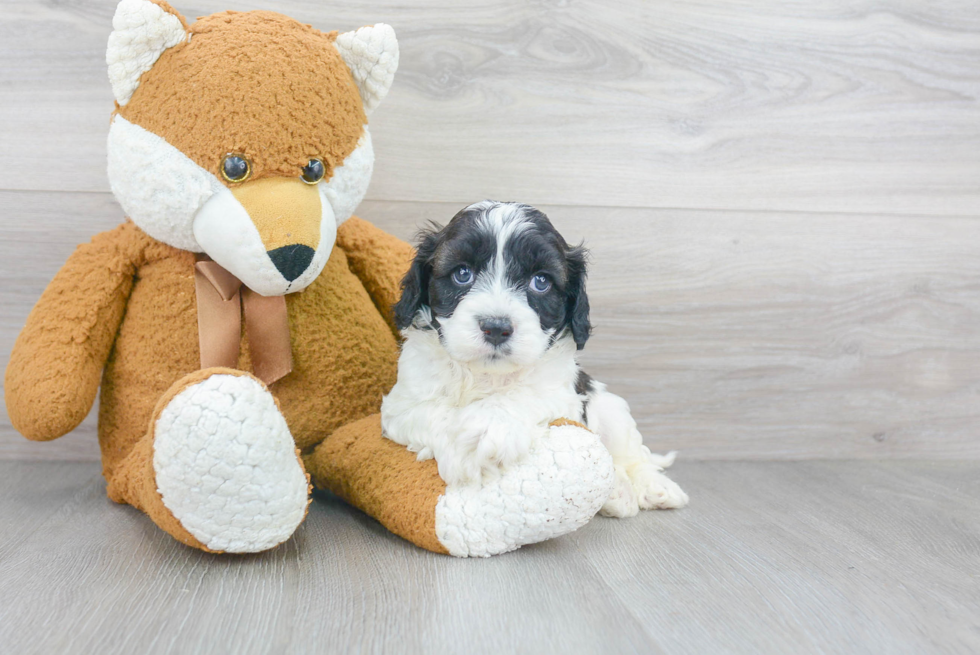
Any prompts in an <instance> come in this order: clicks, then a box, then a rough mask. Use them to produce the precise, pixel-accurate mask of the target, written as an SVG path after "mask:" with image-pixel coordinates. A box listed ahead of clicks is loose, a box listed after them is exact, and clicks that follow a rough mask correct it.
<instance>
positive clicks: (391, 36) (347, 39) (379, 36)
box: [336, 23, 398, 114]
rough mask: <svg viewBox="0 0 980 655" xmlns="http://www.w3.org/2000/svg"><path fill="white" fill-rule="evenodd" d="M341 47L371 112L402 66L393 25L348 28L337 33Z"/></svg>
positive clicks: (367, 108)
mask: <svg viewBox="0 0 980 655" xmlns="http://www.w3.org/2000/svg"><path fill="white" fill-rule="evenodd" d="M336 43H337V50H338V51H339V52H340V56H341V57H343V58H344V61H345V62H347V66H348V67H349V68H350V69H351V73H353V74H354V81H355V82H357V88H358V89H359V90H360V92H361V99H362V100H363V101H364V111H365V112H366V113H368V114H370V113H371V112H372V111H374V108H375V107H377V106H378V105H379V104H380V103H381V101H382V100H384V97H385V96H386V95H388V89H390V88H391V83H392V81H394V79H395V71H396V70H397V69H398V39H396V38H395V30H393V29H392V28H391V26H390V25H385V24H384V23H379V24H377V25H369V26H366V27H361V28H359V29H357V30H354V31H353V32H344V33H343V34H341V35H340V36H338V37H337V42H336Z"/></svg>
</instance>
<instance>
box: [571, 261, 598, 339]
mask: <svg viewBox="0 0 980 655" xmlns="http://www.w3.org/2000/svg"><path fill="white" fill-rule="evenodd" d="M566 259H567V261H568V288H567V290H566V293H567V295H568V309H567V312H568V314H567V316H568V318H567V320H568V325H569V326H570V327H571V330H572V338H573V339H575V345H576V346H577V347H578V349H579V350H582V349H583V348H585V342H586V341H588V340H589V335H590V334H592V323H590V322H589V296H588V294H586V293H585V278H586V275H587V270H586V269H587V267H588V259H589V251H588V250H586V249H585V248H584V247H583V246H576V247H575V248H570V249H569V250H568V254H567V256H566Z"/></svg>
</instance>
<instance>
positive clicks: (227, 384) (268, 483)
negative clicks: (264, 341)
mask: <svg viewBox="0 0 980 655" xmlns="http://www.w3.org/2000/svg"><path fill="white" fill-rule="evenodd" d="M153 469H154V471H155V473H156V482H157V489H158V490H159V492H160V496H161V497H162V498H163V504H164V505H166V507H167V509H169V510H170V512H171V513H173V515H174V517H176V519H177V520H178V521H180V523H181V524H182V525H183V526H184V528H185V529H186V530H187V531H188V532H190V533H191V534H192V535H194V537H195V538H196V539H198V540H199V541H200V542H201V543H203V544H204V545H205V546H207V547H208V548H209V549H211V550H216V551H227V552H233V553H254V552H259V551H263V550H267V549H269V548H272V547H273V546H276V545H278V544H280V543H282V542H284V541H286V540H287V539H289V537H290V536H292V534H293V532H295V530H296V528H297V527H298V526H299V524H300V523H301V522H302V521H303V517H304V516H305V515H306V506H307V504H308V502H309V499H308V496H309V494H308V491H309V487H308V482H307V478H306V474H305V473H304V472H303V469H302V467H301V466H300V463H299V461H298V459H297V456H296V445H295V444H294V442H293V438H292V435H290V433H289V428H288V427H287V426H286V420H285V419H284V418H283V416H282V414H281V413H280V412H279V410H278V408H277V407H276V404H275V401H274V400H273V398H272V396H271V395H270V394H269V392H268V391H266V390H265V389H264V388H263V387H262V385H261V384H259V383H258V382H256V381H255V380H254V379H252V378H250V377H246V376H234V375H213V376H211V377H210V378H208V379H207V380H204V381H203V382H199V383H197V384H194V385H192V386H189V387H188V388H186V389H185V390H183V391H181V392H180V393H179V394H178V395H177V396H176V397H174V399H173V400H172V401H170V403H169V404H168V405H167V406H166V407H165V408H164V410H163V412H161V414H160V418H159V419H157V423H156V431H155V439H154V453H153Z"/></svg>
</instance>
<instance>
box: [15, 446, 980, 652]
mask: <svg viewBox="0 0 980 655" xmlns="http://www.w3.org/2000/svg"><path fill="white" fill-rule="evenodd" d="M14 466H17V467H18V469H17V471H19V472H25V471H29V472H32V473H33V475H29V476H25V477H24V479H23V480H22V481H20V482H18V483H17V486H18V488H19V489H21V494H22V498H23V497H24V496H26V495H32V494H33V495H36V501H16V502H13V501H11V502H0V525H3V526H11V527H13V528H14V529H18V526H19V525H20V524H21V523H22V522H23V521H24V520H25V519H26V520H30V517H29V515H28V514H27V513H26V512H24V511H23V509H24V508H18V506H17V505H18V504H19V503H20V502H26V503H27V504H31V505H33V506H40V505H41V504H42V499H43V498H46V497H47V498H51V496H50V495H49V492H50V491H51V490H52V489H56V488H58V486H59V485H60V484H61V483H60V482H59V481H57V480H56V479H55V475H56V474H59V475H60V474H64V473H65V472H66V469H65V468H64V467H65V465H63V464H62V465H58V464H52V463H24V464H13V463H9V462H0V479H3V478H5V477H7V476H8V475H9V474H10V473H11V472H12V471H13V470H14V469H13V467H14ZM75 466H77V468H78V470H79V471H80V472H83V473H82V474H83V475H89V476H91V475H93V474H97V468H96V467H95V465H93V464H84V463H83V464H77V465H75ZM58 467H61V468H58ZM674 476H675V478H676V479H677V480H678V481H680V483H681V484H682V485H684V486H685V488H686V489H687V490H688V491H689V492H690V493H691V496H692V504H691V506H690V507H689V508H687V509H684V510H680V511H675V512H644V513H642V514H641V515H640V516H639V517H637V518H635V519H629V520H614V519H602V518H597V519H595V520H594V521H592V522H591V523H590V524H589V525H587V526H586V527H585V528H583V529H582V530H580V531H579V532H577V533H574V534H572V535H569V536H567V537H564V538H561V539H557V540H554V541H552V542H548V543H546V544H540V545H538V546H534V547H529V548H526V549H522V550H520V551H518V552H516V553H512V554H508V555H504V556H501V557H497V558H493V559H490V560H472V561H469V560H453V559H450V558H446V557H442V556H436V555H431V554H429V553H425V552H423V551H420V550H418V549H415V548H414V547H412V546H410V545H408V544H407V543H406V542H403V541H401V540H399V539H398V538H396V537H394V536H392V535H390V534H389V533H387V532H386V531H384V530H383V529H382V528H381V527H380V526H378V525H377V524H376V523H375V522H373V521H372V520H370V519H368V518H367V517H365V516H364V515H362V514H360V513H359V512H357V511H355V510H353V509H350V508H348V507H346V506H345V505H343V504H342V503H340V502H339V501H337V500H336V499H334V498H332V497H330V496H318V497H317V498H316V499H315V501H314V503H313V505H312V507H311V512H310V515H309V517H308V518H307V521H306V523H305V524H304V525H303V526H302V527H301V529H300V531H299V532H298V533H297V535H296V536H295V537H294V539H292V540H291V541H290V542H288V543H287V544H285V545H284V546H283V547H280V548H279V549H277V550H274V551H272V552H269V553H265V554H262V555H258V556H247V557H238V556H210V555H205V554H202V553H199V552H197V551H193V550H191V549H187V548H185V547H183V546H180V545H179V544H177V543H176V542H175V541H173V540H172V539H170V538H169V537H167V536H165V535H163V534H162V533H161V532H159V531H158V530H157V529H156V528H155V527H154V526H153V525H152V524H151V523H150V522H149V521H148V520H147V519H146V518H145V517H143V516H142V515H140V514H139V513H138V512H136V511H135V510H132V509H130V508H126V507H121V506H116V505H113V504H112V503H111V502H110V501H108V500H107V499H106V498H105V497H104V485H103V484H102V483H101V482H99V481H96V480H91V481H89V482H86V483H84V484H82V485H80V486H79V488H78V489H77V490H76V491H75V492H74V493H73V494H72V495H71V500H70V501H69V502H68V503H67V504H63V505H60V507H59V510H58V511H57V512H55V513H52V514H51V515H50V516H49V517H47V518H46V519H44V520H43V521H41V523H40V525H36V526H34V527H33V528H32V530H31V532H30V534H29V535H28V536H27V538H26V539H24V540H22V541H20V542H19V543H18V544H17V545H16V547H15V548H13V549H11V550H8V551H7V552H6V553H3V554H0V643H3V644H4V646H5V650H7V651H9V652H23V653H33V652H63V651H65V650H66V649H68V648H69V647H70V650H71V651H72V652H105V653H115V652H120V653H123V652H127V653H129V652H146V653H168V652H175V653H193V652H214V651H215V650H218V651H222V652H242V653H251V652H296V653H305V652H372V653H373V652H379V653H380V652H395V651H397V652H470V653H498V652H520V653H524V652H526V653H550V652H583V653H589V652H596V653H599V652H643V653H649V652H667V653H707V652H712V653H713V652H733V653H758V652H764V653H778V652H793V653H811V652H814V653H815V652H847V653H923V652H930V653H932V652H935V653H939V652H942V653H970V652H976V651H977V649H980V620H978V617H980V577H978V576H980V475H978V470H977V464H976V463H975V462H973V463H964V462H831V461H825V462H793V463H786V462H782V463H780V462H769V463H764V462H699V463H692V462H681V463H679V464H678V465H677V466H676V467H675V471H674ZM66 486H67V485H66ZM55 496H57V497H59V498H60V497H61V496H58V494H55ZM59 502H60V501H57V500H56V501H55V502H54V503H53V504H55V505H59Z"/></svg>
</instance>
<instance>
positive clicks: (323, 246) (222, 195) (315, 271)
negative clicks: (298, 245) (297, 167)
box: [193, 187, 337, 296]
mask: <svg viewBox="0 0 980 655" xmlns="http://www.w3.org/2000/svg"><path fill="white" fill-rule="evenodd" d="M319 191H320V208H321V212H322V214H321V218H320V243H319V245H318V246H317V248H316V253H315V254H314V255H313V261H312V262H310V265H309V266H308V267H307V269H306V270H305V271H304V272H303V273H302V275H300V276H299V277H298V278H296V279H295V280H293V281H292V282H290V281H289V280H287V279H286V278H285V277H283V275H282V273H281V272H279V269H277V268H276V266H275V264H273V263H272V260H271V259H270V258H269V255H268V254H267V253H266V248H265V244H263V243H262V237H261V236H259V231H258V230H257V229H256V228H255V224H254V223H252V219H251V218H250V217H249V215H248V212H247V211H245V208H244V207H243V206H242V205H241V203H239V202H238V200H237V199H236V198H235V196H233V195H232V193H231V191H229V190H228V189H227V188H223V189H222V190H221V191H219V192H218V193H216V194H214V195H213V196H212V197H211V198H210V199H209V200H208V201H207V202H206V203H204V206H203V207H201V209H200V210H199V211H198V212H197V216H196V218H195V219H194V225H193V229H194V237H195V238H196V239H197V242H198V243H199V244H200V246H201V248H202V249H203V251H204V252H206V253H207V254H208V255H209V256H210V257H211V259H213V260H214V261H216V262H218V263H219V264H221V266H223V267H224V268H226V269H228V270H229V271H230V272H231V273H232V274H233V275H234V276H235V277H237V278H238V279H239V280H241V281H242V283H243V284H244V285H245V286H247V287H248V288H249V289H251V290H252V291H255V292H256V293H258V294H261V295H263V296H282V295H285V294H287V293H292V292H294V291H300V290H302V289H305V288H306V287H307V286H309V284H310V283H311V282H313V280H315V279H316V277H317V276H318V275H319V274H320V271H322V270H323V266H324V265H325V264H326V263H327V259H329V258H330V252H331V251H332V250H333V245H334V242H336V240H337V221H336V220H335V219H334V214H333V208H332V207H331V205H330V203H329V202H327V200H326V198H325V197H324V191H323V188H322V187H320V188H319Z"/></svg>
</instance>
